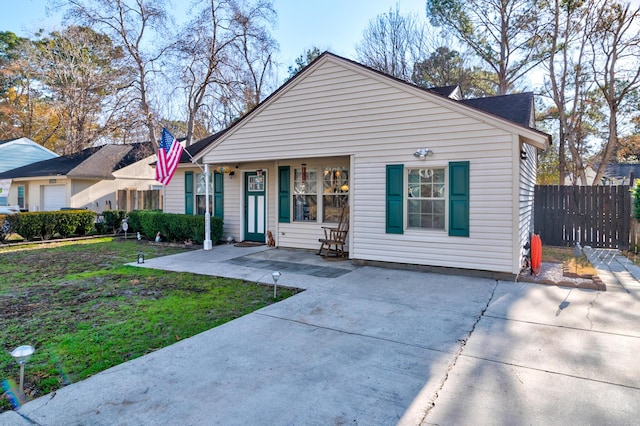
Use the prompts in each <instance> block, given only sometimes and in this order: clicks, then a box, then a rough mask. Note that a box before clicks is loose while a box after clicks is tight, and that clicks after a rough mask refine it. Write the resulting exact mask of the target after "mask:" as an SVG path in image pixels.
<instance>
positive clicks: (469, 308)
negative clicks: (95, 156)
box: [0, 246, 640, 425]
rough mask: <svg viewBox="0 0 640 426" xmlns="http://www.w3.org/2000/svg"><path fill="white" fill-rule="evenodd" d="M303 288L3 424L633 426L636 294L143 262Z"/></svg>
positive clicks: (639, 333)
mask: <svg viewBox="0 0 640 426" xmlns="http://www.w3.org/2000/svg"><path fill="white" fill-rule="evenodd" d="M144 266H146V267H157V268H164V269H169V270H191V271H196V272H199V273H207V274H212V275H221V276H234V277H240V278H245V279H251V280H255V281H262V282H265V283H272V281H271V277H270V273H271V271H272V270H274V267H277V268H278V269H281V270H282V272H283V276H282V278H281V279H280V281H279V284H283V285H290V286H296V287H301V288H305V289H306V291H304V292H302V293H300V294H298V295H296V296H294V297H291V298H289V299H287V300H285V301H283V302H281V303H278V304H276V305H272V306H269V307H266V308H264V309H261V310H259V311H256V312H254V313H252V314H249V315H247V316H245V317H242V318H239V319H237V320H235V321H232V322H230V323H227V324H225V325H223V326H221V327H218V328H215V329H212V330H209V331H207V332H204V333H202V334H200V335H197V336H194V337H192V338H190V339H186V340H184V341H181V342H178V343H176V344H174V345H172V346H170V347H168V348H165V349H161V350H158V351H156V352H154V353H152V354H149V355H147V356H144V357H141V358H138V359H136V360H133V361H130V362H127V363H125V364H122V365H119V366H116V367H114V368H111V369H109V370H107V371H104V372H103V373H100V374H98V375H96V376H93V377H91V378H89V379H87V380H84V381H82V382H79V383H75V384H73V385H70V386H67V387H65V388H62V389H60V390H58V391H57V392H56V393H55V395H48V396H45V397H42V398H39V399H37V400H35V401H32V402H29V403H27V404H26V405H24V406H23V407H21V408H20V410H19V413H20V415H19V414H18V413H16V412H9V413H5V414H3V415H1V416H0V424H2V425H4V424H10V425H13V424H16V425H22V424H30V422H34V423H36V424H40V425H113V424H116V425H164V424H184V425H216V424H220V425H236V424H237V425H253V424H269V425H393V424H403V425H404V424H407V425H416V424H425V425H429V424H441V425H447V424H452V425H454V424H455V425H459V424H473V425H482V424H492V425H496V424H498V425H519V424H540V425H543V424H544V425H547V424H572V425H574V424H637V419H638V418H640V404H638V401H640V357H638V356H637V354H639V353H640V329H639V327H638V324H640V298H639V297H638V294H640V293H639V292H638V291H635V290H637V289H633V290H634V291H631V292H628V291H625V290H624V289H619V288H616V289H612V290H610V291H606V292H596V291H591V290H589V291H586V290H576V289H567V288H558V287H551V286H543V285H537V284H521V283H513V282H502V281H493V280H488V279H479V278H470V277H460V276H453V275H439V274H431V273H420V272H411V271H401V270H392V269H381V268H373V267H356V266H353V265H351V263H350V262H348V261H344V262H328V261H325V260H323V259H320V258H318V257H317V256H313V255H312V254H309V253H308V252H300V251H285V250H281V249H277V250H276V249H266V248H264V247H256V248H235V247H230V246H220V247H216V248H214V250H213V251H211V252H204V251H195V252H191V253H187V254H180V255H175V256H168V257H165V258H159V259H152V260H151V261H147V263H145V264H144Z"/></svg>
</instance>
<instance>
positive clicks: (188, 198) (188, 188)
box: [184, 172, 193, 214]
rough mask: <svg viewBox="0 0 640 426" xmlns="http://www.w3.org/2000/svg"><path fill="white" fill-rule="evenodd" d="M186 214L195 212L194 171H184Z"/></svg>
mask: <svg viewBox="0 0 640 426" xmlns="http://www.w3.org/2000/svg"><path fill="white" fill-rule="evenodd" d="M184 214H193V172H184Z"/></svg>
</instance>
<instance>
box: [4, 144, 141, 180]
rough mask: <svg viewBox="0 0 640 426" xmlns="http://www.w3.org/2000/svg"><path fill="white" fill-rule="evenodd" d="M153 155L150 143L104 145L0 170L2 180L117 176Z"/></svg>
mask: <svg viewBox="0 0 640 426" xmlns="http://www.w3.org/2000/svg"><path fill="white" fill-rule="evenodd" d="M151 154H153V146H152V145H151V143H149V142H143V143H134V144H125V145H103V146H98V147H91V148H87V149H84V150H82V151H80V152H76V153H74V154H70V155H64V156H61V157H57V158H52V159H50V160H43V161H38V162H36V163H32V164H29V165H26V166H23V167H18V168H16V169H13V170H9V171H6V172H4V173H0V179H13V178H23V177H39V176H68V177H72V178H76V179H78V178H82V179H99V180H102V179H115V177H114V176H113V174H112V173H113V172H114V171H116V170H119V169H121V168H123V167H126V166H129V165H131V164H133V163H135V162H137V161H140V160H142V159H143V158H146V157H148V156H149V155H151Z"/></svg>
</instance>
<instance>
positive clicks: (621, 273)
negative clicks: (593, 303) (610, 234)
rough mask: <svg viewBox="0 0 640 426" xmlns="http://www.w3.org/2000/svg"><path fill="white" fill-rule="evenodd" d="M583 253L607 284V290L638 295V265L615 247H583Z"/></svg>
mask: <svg viewBox="0 0 640 426" xmlns="http://www.w3.org/2000/svg"><path fill="white" fill-rule="evenodd" d="M583 252H584V254H585V255H586V256H587V259H588V260H589V262H591V264H592V265H593V267H594V268H596V271H597V273H598V277H600V279H601V280H602V282H604V284H605V285H606V286H607V291H616V290H619V291H620V290H621V291H626V292H628V293H634V294H636V295H640V267H639V266H636V265H635V264H634V263H633V262H632V261H631V260H629V259H628V258H627V257H626V256H624V255H623V254H622V253H620V251H619V250H617V249H603V248H591V247H589V246H587V247H584V249H583Z"/></svg>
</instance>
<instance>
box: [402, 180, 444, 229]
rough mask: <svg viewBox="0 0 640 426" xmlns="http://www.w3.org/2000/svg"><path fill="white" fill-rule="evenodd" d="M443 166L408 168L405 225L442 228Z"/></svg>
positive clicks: (409, 226)
mask: <svg viewBox="0 0 640 426" xmlns="http://www.w3.org/2000/svg"><path fill="white" fill-rule="evenodd" d="M445 176H446V173H445V168H444V167H443V168H410V169H408V172H407V184H408V188H407V227H408V228H419V229H437V230H444V229H445V225H446V220H445V219H446V202H447V200H446V179H445Z"/></svg>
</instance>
